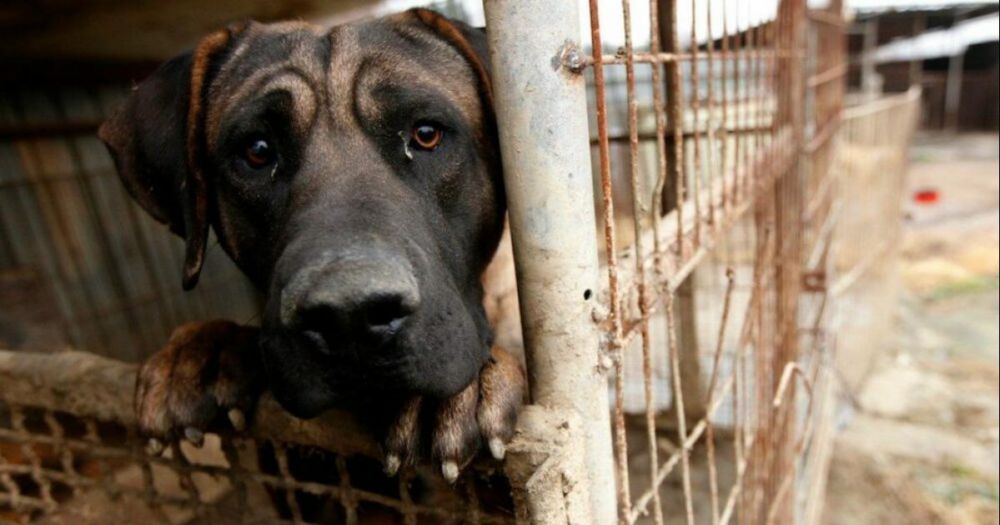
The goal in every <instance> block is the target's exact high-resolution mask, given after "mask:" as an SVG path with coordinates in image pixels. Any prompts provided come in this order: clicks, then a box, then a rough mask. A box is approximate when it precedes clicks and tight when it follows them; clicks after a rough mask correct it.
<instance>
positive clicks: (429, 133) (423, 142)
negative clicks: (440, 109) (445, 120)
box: [410, 123, 443, 151]
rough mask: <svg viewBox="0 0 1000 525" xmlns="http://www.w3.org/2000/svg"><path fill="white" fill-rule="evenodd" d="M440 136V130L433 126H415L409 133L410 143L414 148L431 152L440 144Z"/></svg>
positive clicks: (424, 124) (425, 124)
mask: <svg viewBox="0 0 1000 525" xmlns="http://www.w3.org/2000/svg"><path fill="white" fill-rule="evenodd" d="M442 135H443V133H442V131H441V128H439V127H437V126H435V125H433V124H427V123H423V124H417V125H416V126H414V127H413V131H412V132H411V137H412V139H411V141H410V142H411V143H412V145H413V146H414V147H416V148H420V149H422V150H424V151H431V150H433V149H434V148H436V147H438V144H441V137H442Z"/></svg>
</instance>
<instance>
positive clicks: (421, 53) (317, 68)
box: [206, 15, 482, 137]
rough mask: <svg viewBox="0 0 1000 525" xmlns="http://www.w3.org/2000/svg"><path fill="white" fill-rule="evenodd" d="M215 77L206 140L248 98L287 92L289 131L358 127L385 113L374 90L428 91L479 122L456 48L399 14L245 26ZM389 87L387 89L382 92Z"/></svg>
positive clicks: (472, 85)
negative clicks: (320, 123)
mask: <svg viewBox="0 0 1000 525" xmlns="http://www.w3.org/2000/svg"><path fill="white" fill-rule="evenodd" d="M218 67H219V69H218V71H217V72H216V73H215V75H214V76H213V80H212V82H211V84H210V87H209V92H208V97H207V103H208V112H207V114H206V116H207V128H206V131H208V133H209V136H210V137H211V136H214V135H216V133H217V132H218V127H219V126H220V125H221V123H222V122H223V121H224V120H225V118H226V116H227V115H228V114H229V113H230V112H233V111H236V110H238V109H239V108H240V107H244V106H246V105H247V104H248V103H250V102H252V101H253V100H257V99H259V98H262V97H265V96H267V95H269V94H272V93H275V92H286V93H288V94H289V95H290V96H291V97H290V98H291V100H292V102H293V106H294V108H293V118H294V122H293V126H294V128H296V129H299V130H301V129H303V128H304V127H308V126H309V125H311V123H312V122H314V121H315V119H317V118H325V119H330V120H331V121H332V122H334V123H336V124H337V125H341V126H342V125H352V124H353V125H356V124H358V123H357V122H352V120H356V119H358V118H372V117H375V116H377V115H378V114H380V113H381V111H382V110H383V108H382V106H383V105H384V104H385V103H386V101H385V100H380V99H379V97H377V96H376V93H379V92H392V91H396V92H399V91H401V90H404V91H405V90H408V89H409V90H413V91H418V92H423V93H433V94H434V95H435V98H436V99H438V100H443V101H446V102H447V103H449V104H451V105H452V106H454V108H455V109H456V110H457V111H458V112H459V113H460V114H462V115H463V116H464V118H465V119H466V122H467V123H468V124H469V125H470V126H473V127H478V126H480V125H481V124H482V122H481V119H482V116H481V114H482V111H481V107H480V100H479V95H478V89H477V85H476V82H477V80H476V77H475V75H474V73H473V71H472V69H471V68H470V67H469V65H468V64H467V63H466V62H465V59H464V58H463V57H462V56H461V55H460V54H459V52H458V51H457V50H455V49H454V48H453V47H451V46H450V45H449V44H448V43H446V42H444V41H443V40H441V39H440V38H438V37H437V36H436V35H435V34H433V33H432V32H431V31H430V30H428V29H427V28H425V27H424V26H422V25H421V24H420V23H419V21H416V20H413V19H412V17H411V18H407V17H405V16H404V15H398V16H395V17H389V18H382V19H376V20H369V21H365V22H356V23H351V24H346V25H342V26H337V27H334V28H331V29H329V30H323V29H320V28H318V27H316V26H312V25H309V24H305V23H300V22H289V23H279V24H257V23H251V24H250V25H248V26H247V28H246V29H245V30H244V31H243V32H242V33H241V34H240V35H239V36H238V37H237V38H236V39H235V43H234V45H233V48H232V49H231V50H230V51H229V53H228V54H227V56H226V58H225V59H224V61H223V63H222V64H221V65H219V66H218ZM386 88H388V89H386Z"/></svg>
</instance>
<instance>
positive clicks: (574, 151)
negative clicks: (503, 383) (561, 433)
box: [483, 0, 616, 525]
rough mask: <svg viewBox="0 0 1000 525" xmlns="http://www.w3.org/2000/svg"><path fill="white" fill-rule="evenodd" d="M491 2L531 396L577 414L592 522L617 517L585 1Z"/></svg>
mask: <svg viewBox="0 0 1000 525" xmlns="http://www.w3.org/2000/svg"><path fill="white" fill-rule="evenodd" d="M483 3H484V7H485V12H486V22H487V39H488V42H489V49H490V55H491V64H492V76H493V92H494V97H495V99H494V100H495V104H496V114H497V124H498V127H499V133H500V149H501V153H502V156H503V166H504V181H505V184H506V190H507V200H508V205H509V221H510V230H511V239H512V241H513V247H514V257H515V262H516V267H517V281H518V294H519V297H520V308H521V318H522V326H523V331H524V343H525V350H526V357H527V362H528V372H529V379H530V385H531V395H532V402H533V403H535V404H538V405H542V406H543V407H545V408H548V409H553V410H557V411H558V410H570V411H572V412H575V413H576V414H575V415H576V416H578V417H579V421H580V422H581V423H582V424H581V425H580V427H578V428H580V430H579V431H580V432H581V433H582V434H583V440H582V442H583V443H584V449H585V450H583V451H580V452H581V453H583V457H584V464H585V467H586V472H587V474H588V476H587V478H589V479H584V480H572V483H570V484H569V485H570V486H569V488H570V489H571V490H586V491H588V492H589V496H590V507H591V508H590V514H591V516H590V520H591V521H592V522H593V523H598V524H601V525H603V524H608V523H614V521H615V515H616V513H615V508H616V507H615V496H614V494H615V488H614V483H615V479H614V470H613V460H612V448H611V426H610V418H609V405H608V385H607V380H606V378H605V376H604V372H603V368H602V367H601V366H600V349H599V336H598V331H597V327H596V325H595V324H594V321H593V311H594V306H595V304H596V301H597V295H598V294H597V291H598V289H599V288H598V271H599V266H598V259H597V253H598V251H597V236H596V221H595V216H594V205H593V202H594V198H593V182H592V171H591V165H590V144H589V132H588V124H587V100H586V84H585V80H584V77H583V75H582V74H581V70H582V65H583V54H582V51H581V50H580V49H579V47H578V44H577V43H576V42H577V41H578V40H579V38H580V34H581V33H580V31H579V27H578V22H579V20H580V17H579V13H578V3H577V2H576V0H485V1H484V2H483ZM530 431H531V429H530V428H525V426H522V428H521V429H520V430H519V432H524V433H527V432H530ZM525 437H527V436H524V435H523V434H519V435H518V436H517V437H515V442H516V441H517V440H518V439H523V438H525ZM528 438H529V440H530V437H528ZM567 442H572V440H568V441H567ZM515 444H516V443H515ZM515 444H512V446H511V449H510V450H511V453H512V454H514V453H517V451H518V450H519V448H518V447H517V446H514V445H515ZM512 459H514V458H512ZM512 463H513V462H509V463H508V465H511V464H512ZM515 490H517V487H515ZM573 497H574V496H573V495H569V494H567V495H566V498H567V500H568V501H569V500H572V499H573ZM551 503H556V502H550V504H551ZM560 503H561V502H560Z"/></svg>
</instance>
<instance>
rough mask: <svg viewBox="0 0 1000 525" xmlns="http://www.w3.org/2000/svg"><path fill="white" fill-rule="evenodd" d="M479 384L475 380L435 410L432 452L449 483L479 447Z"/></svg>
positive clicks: (470, 459) (456, 476)
mask: <svg viewBox="0 0 1000 525" xmlns="http://www.w3.org/2000/svg"><path fill="white" fill-rule="evenodd" d="M478 401H479V384H478V382H473V383H472V384H470V385H469V386H467V387H466V388H465V389H464V390H462V391H461V392H459V393H458V394H456V395H455V396H453V397H451V398H449V399H447V400H444V401H442V402H441V404H440V405H439V407H438V410H437V412H436V416H437V417H436V420H435V423H434V430H433V433H432V447H431V455H432V457H433V458H434V461H435V462H439V463H440V464H441V473H442V475H444V477H445V479H446V480H448V481H449V482H453V481H455V479H457V478H458V472H459V471H460V470H461V469H462V468H464V467H465V466H466V465H467V464H468V463H469V462H470V461H472V458H473V457H474V456H475V454H476V452H477V451H478V449H479V440H480V438H479V428H478V426H477V424H476V405H477V403H478Z"/></svg>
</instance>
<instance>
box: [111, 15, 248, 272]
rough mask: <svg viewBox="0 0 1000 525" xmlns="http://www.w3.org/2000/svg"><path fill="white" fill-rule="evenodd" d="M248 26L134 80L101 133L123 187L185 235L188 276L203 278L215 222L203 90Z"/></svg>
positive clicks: (209, 38) (215, 37)
mask: <svg viewBox="0 0 1000 525" xmlns="http://www.w3.org/2000/svg"><path fill="white" fill-rule="evenodd" d="M241 31H242V26H233V27H230V28H228V29H224V30H220V31H217V32H215V33H211V34H209V35H208V36H206V37H204V38H203V39H202V40H201V41H200V42H199V43H198V46H197V47H196V48H195V50H194V51H192V52H189V53H185V54H183V55H180V56H177V57H175V58H173V59H171V60H170V61H168V62H166V63H164V64H163V65H162V66H160V68H159V69H157V70H156V72H154V73H153V74H152V75H151V76H150V77H149V78H147V79H146V80H145V81H143V82H142V83H141V84H139V85H138V86H137V87H135V88H134V89H133V91H132V93H131V95H130V96H129V97H128V100H126V101H125V103H124V105H123V106H122V107H121V108H119V109H118V110H117V111H116V112H115V113H114V114H113V115H112V116H111V118H110V119H108V120H107V121H106V122H104V124H102V125H101V127H100V129H99V130H98V136H99V137H100V139H101V140H102V141H103V142H104V143H105V145H107V147H108V150H109V151H110V152H111V156H112V157H114V160H115V166H116V167H117V169H118V175H119V177H121V180H122V182H123V183H124V184H125V188H126V189H128V192H129V193H130V194H131V195H132V197H133V198H135V200H136V201H138V202H139V204H140V205H141V206H142V207H143V208H144V209H145V210H146V211H147V212H149V214H150V215H152V216H153V217H154V218H155V219H156V220H158V221H160V222H162V223H165V224H167V225H168V226H169V227H170V230H171V231H173V232H174V233H176V234H177V235H179V236H181V237H183V238H184V240H185V245H186V246H185V257H184V271H183V279H182V284H183V286H184V289H185V290H190V289H191V288H193V287H194V286H195V284H197V282H198V275H199V273H200V272H201V266H202V264H203V262H204V259H205V244H206V242H207V237H208V227H209V212H208V203H209V195H208V192H209V188H208V185H207V183H206V180H205V176H204V173H203V158H202V157H203V155H204V144H205V139H204V118H205V117H204V109H205V95H206V91H207V88H208V84H209V80H210V76H211V75H212V74H213V71H214V70H215V69H216V68H217V67H218V65H219V61H220V60H219V59H220V57H221V56H222V54H224V52H225V50H226V49H228V48H229V46H230V44H231V42H232V40H233V39H234V38H235V36H236V35H238V34H239V33H240V32H241Z"/></svg>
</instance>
